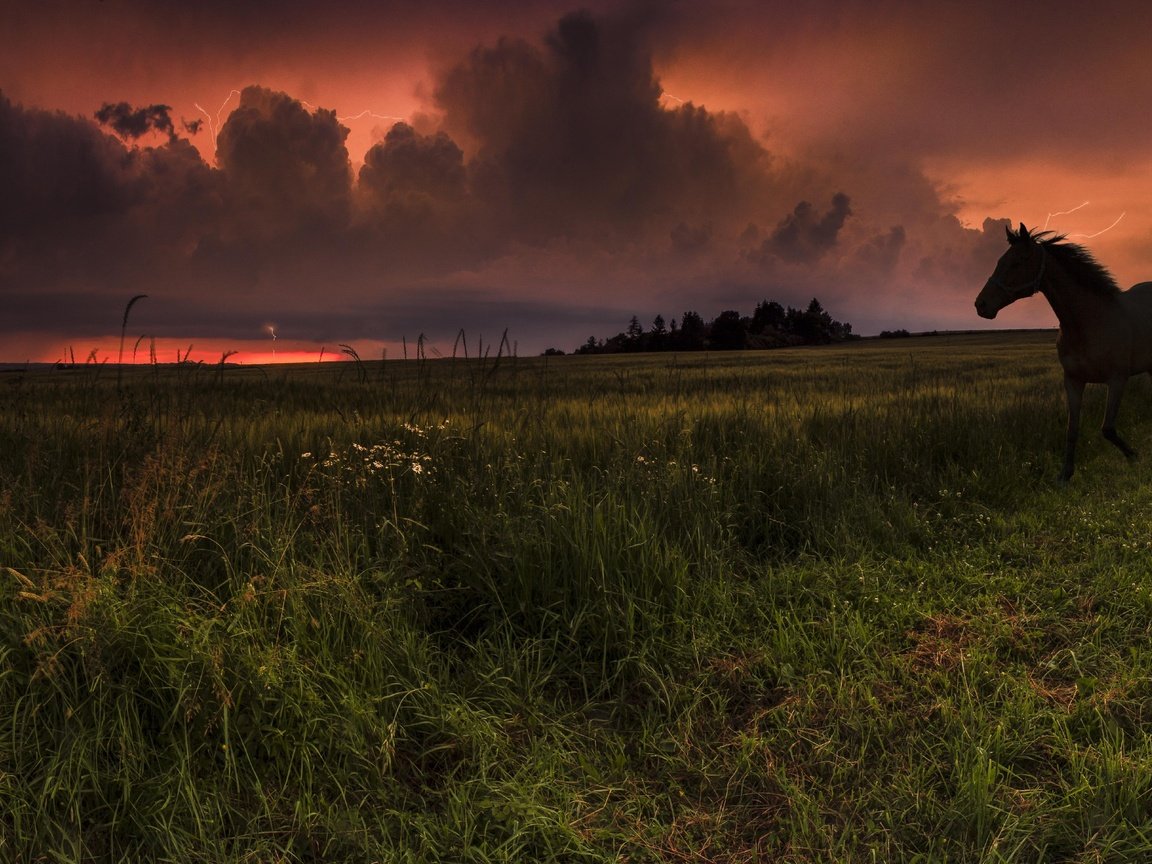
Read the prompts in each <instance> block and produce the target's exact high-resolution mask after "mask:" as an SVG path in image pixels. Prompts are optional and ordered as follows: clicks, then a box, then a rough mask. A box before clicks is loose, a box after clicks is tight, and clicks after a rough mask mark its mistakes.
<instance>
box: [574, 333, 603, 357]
mask: <svg viewBox="0 0 1152 864" xmlns="http://www.w3.org/2000/svg"><path fill="white" fill-rule="evenodd" d="M600 347H601V346H600V345H598V344H597V343H596V337H595V336H589V337H588V341H587V342H585V343H584V344H583V345H581V346H580V347H579V348H577V349H576V353H577V354H599V353H600Z"/></svg>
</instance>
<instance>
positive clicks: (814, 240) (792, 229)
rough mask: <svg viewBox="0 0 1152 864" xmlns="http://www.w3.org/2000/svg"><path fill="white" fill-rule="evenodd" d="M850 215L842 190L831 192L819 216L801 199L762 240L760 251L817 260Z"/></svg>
mask: <svg viewBox="0 0 1152 864" xmlns="http://www.w3.org/2000/svg"><path fill="white" fill-rule="evenodd" d="M851 215H852V207H851V201H850V199H849V198H848V196H847V195H845V194H844V193H843V192H837V193H836V194H835V195H833V196H832V206H831V207H830V208H829V209H828V210H827V211H826V212H825V213H824V214H823V215H822V216H821V215H817V213H816V208H815V207H813V206H812V205H811V204H810V203H809V202H807V201H801V202H800V203H799V204H797V205H796V207H795V209H794V210H793V211H792V212H791V213H790V214H788V216H786V217H785V218H784V219H783V220H782V221H781V222H780V224H779V225H777V226H776V230H774V231H773V232H772V234H771V236H770V237H768V239H766V240H765V241H764V242H763V244H762V245H761V252H762V254H764V255H774V256H776V257H777V258H781V259H783V260H784V261H788V262H791V263H806V264H811V263H814V262H816V261H819V260H820V259H821V258H822V257H824V255H825V254H827V253H828V252H829V251H830V250H831V249H832V248H833V247H835V246H836V239H837V237H838V236H839V234H840V229H841V228H843V227H844V222H845V221H846V220H847V219H848V217H849V216H851Z"/></svg>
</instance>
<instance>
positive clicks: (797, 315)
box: [545, 297, 859, 354]
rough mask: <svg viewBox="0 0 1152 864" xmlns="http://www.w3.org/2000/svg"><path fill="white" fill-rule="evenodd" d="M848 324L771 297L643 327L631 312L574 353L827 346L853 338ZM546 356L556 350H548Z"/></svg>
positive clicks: (814, 305)
mask: <svg viewBox="0 0 1152 864" xmlns="http://www.w3.org/2000/svg"><path fill="white" fill-rule="evenodd" d="M858 338H859V337H858V336H855V335H854V334H853V333H852V325H851V324H848V323H846V322H842V321H837V320H835V319H834V318H833V317H832V316H831V315H829V314H828V313H827V312H826V311H824V307H823V306H822V305H820V301H819V300H817V299H816V298H815V297H813V298H812V302H811V303H809V304H808V308H807V309H795V308H793V307H791V306H789V307H787V308H785V307H784V306H781V305H780V304H779V303H777V302H775V301H773V300H764V301H761V302H760V303H757V304H756V309H755V310H754V311H753V312H752V314H751V315H741V314H740V313H739V312H737V311H735V310H732V309H729V310H726V311H724V312H721V313H720V314H719V315H717V316H716V317H715V318H714V319H712V320H711V321H705V320H704V319H703V318H702V317H701V316H700V315H699V314H698V313H696V312H691V311H689V312H685V313H684V314H683V315H681V316H680V320H679V321H677V320H676V319H675V318H673V319H672V321H671V323H668V322H666V321H665V320H664V316H663V315H657V316H656V317H655V318H654V319H652V324H651V325H650V326H649V327H648V329H645V328H644V326H643V325H642V324H641V323H640V320H639V319H638V318H637V317H636V316H635V315H633V316H632V320H631V321H629V322H628V327H627V328H626V329H625V330H624V331H623V332H621V333H617V334H616V335H615V336H610V337H609V338H607V339H597V338H596V337H595V336H589V337H588V341H587V342H585V343H584V344H583V345H581V346H580V347H579V348H577V349H576V351H575V353H577V354H623V353H629V352H640V351H709V350H711V351H726V350H727V351H733V350H740V349H743V348H781V347H785V346H790V345H827V344H829V343H832V342H843V341H845V340H848V339H858ZM545 353H549V354H561V353H563V352H561V351H557V350H556V349H554V348H550V349H548V351H547V352H545Z"/></svg>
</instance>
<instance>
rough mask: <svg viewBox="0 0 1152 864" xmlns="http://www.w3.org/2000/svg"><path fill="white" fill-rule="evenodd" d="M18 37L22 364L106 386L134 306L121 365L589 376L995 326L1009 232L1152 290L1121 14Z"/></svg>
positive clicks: (13, 231)
mask: <svg viewBox="0 0 1152 864" xmlns="http://www.w3.org/2000/svg"><path fill="white" fill-rule="evenodd" d="M0 32H2V33H4V34H5V40H4V41H5V49H4V51H3V52H0V295H2V300H3V302H2V303H0V310H2V311H0V360H3V361H10V362H19V361H24V360H34V361H35V360H40V361H48V362H51V361H54V360H57V359H62V358H65V357H75V358H76V360H77V362H80V361H81V360H82V359H84V358H86V357H88V356H92V352H96V354H95V356H96V357H97V358H99V359H111V360H115V359H117V358H118V356H120V337H121V327H122V325H123V322H124V318H123V316H124V310H125V307H126V304H127V303H128V301H129V300H130V299H131V298H132V297H134V296H136V295H139V294H146V295H147V297H146V298H145V299H143V300H140V301H139V302H137V303H136V304H135V305H134V306H133V307H132V310H131V314H130V318H129V320H128V323H127V327H126V329H125V330H124V334H125V337H126V339H125V342H124V345H125V347H124V353H125V355H126V356H125V359H131V357H132V356H133V355H135V357H136V359H150V358H151V355H152V353H153V352H155V354H156V355H157V358H158V359H160V360H173V359H176V355H177V352H179V353H180V355H181V356H189V357H190V358H192V359H201V360H204V361H206V362H215V361H218V360H219V359H220V358H221V357H222V356H223V355H225V354H226V353H228V352H237V353H236V354H235V355H231V358H232V359H238V360H247V361H249V362H251V361H254V360H268V359H271V355H272V353H273V352H276V355H277V359H282V360H283V359H306V358H314V359H318V358H319V357H320V356H321V352H323V355H324V356H326V357H328V358H337V357H341V356H348V352H347V350H346V349H352V350H353V351H355V352H356V353H358V354H359V355H360V356H361V357H364V358H378V357H380V356H384V355H385V352H387V356H389V357H398V356H402V352H403V351H405V350H407V351H408V352H409V354H410V355H414V353H415V350H416V348H415V346H416V343H417V340H418V339H419V338H420V336H421V335H423V337H424V339H423V344H424V346H425V350H426V351H427V352H429V353H430V354H432V355H435V354H437V353H440V354H448V353H451V352H452V350H453V346H454V345H458V344H459V343H458V342H457V337H458V336H459V335H460V333H461V331H463V332H464V338H465V339H466V340H467V341H468V343H469V345H470V346H471V350H472V351H473V352H474V351H475V350H476V346H477V344H485V345H497V344H498V343H499V340H500V337H501V335H502V334H503V333H504V332H505V331H507V334H508V341H509V344H510V345H511V346H513V347H514V348H515V350H516V351H517V353H519V354H532V353H539V352H540V351H542V350H544V349H545V348H548V347H556V348H560V349H562V350H565V351H570V350H572V349H573V348H575V347H576V346H578V345H580V344H582V343H583V342H585V341H586V340H587V338H588V337H589V336H596V337H607V336H611V335H613V334H615V333H617V332H619V331H621V330H623V329H624V328H625V327H626V326H627V324H628V321H629V319H630V318H631V316H633V315H635V316H637V318H638V319H639V320H640V322H641V323H642V324H644V325H645V326H648V325H649V324H650V322H651V321H652V319H653V318H654V317H655V316H656V315H657V314H659V315H662V316H663V317H664V319H665V320H671V319H674V318H679V317H680V316H681V315H682V314H683V313H684V312H685V311H689V310H690V311H695V312H698V313H699V314H700V315H702V316H703V317H704V318H705V319H706V320H707V319H711V318H714V317H716V316H717V315H718V314H719V313H720V312H722V311H724V310H727V309H735V310H737V311H740V312H742V313H743V314H750V313H751V312H752V310H753V308H754V307H755V305H756V304H757V303H758V302H760V301H762V300H765V299H768V300H775V301H777V302H780V303H782V304H784V305H793V306H798V307H801V306H806V305H807V304H808V302H809V300H811V299H812V298H813V297H816V298H818V299H819V300H820V302H821V303H822V304H823V306H824V307H825V309H826V310H827V311H828V312H830V313H831V314H832V315H833V317H835V318H837V319H838V320H841V321H847V322H850V323H851V324H852V325H853V328H854V330H855V332H857V333H860V334H864V335H869V334H874V333H877V332H879V331H881V330H885V329H897V328H905V329H909V330H913V331H918V330H936V329H940V330H943V329H969V328H981V327H985V326H988V323H987V322H984V321H982V320H981V319H979V318H978V317H977V316H976V315H975V312H974V310H973V306H972V303H973V300H974V299H975V296H976V294H977V293H978V292H979V290H980V288H981V287H982V286H983V283H984V281H985V279H986V278H987V276H988V275H989V274H990V273H991V271H992V269H993V267H994V265H995V263H996V260H997V258H998V257H999V256H1000V254H1001V253H1002V252H1003V251H1005V250H1006V248H1007V244H1006V241H1005V238H1004V227H1005V226H1006V225H1008V224H1012V225H1017V224H1018V223H1020V222H1024V223H1025V224H1027V225H1028V226H1029V227H1032V226H1034V225H1038V226H1041V227H1044V226H1047V227H1048V228H1050V229H1053V230H1057V231H1059V232H1061V233H1065V234H1067V235H1068V236H1069V238H1070V239H1072V240H1074V241H1076V242H1080V243H1083V244H1085V245H1087V246H1088V247H1089V248H1090V249H1092V251H1093V252H1094V253H1095V255H1096V257H1097V258H1098V259H1099V260H1101V261H1102V262H1103V263H1104V264H1105V265H1106V266H1108V267H1109V268H1110V269H1111V270H1112V272H1113V273H1114V274H1115V276H1116V278H1117V280H1118V281H1119V282H1120V284H1121V285H1129V284H1132V283H1134V282H1138V281H1142V280H1144V279H1149V278H1152V149H1150V148H1149V147H1148V146H1147V142H1148V141H1149V140H1152V134H1150V133H1152V111H1148V110H1147V106H1148V105H1150V104H1152V63H1149V62H1148V61H1147V58H1148V57H1149V56H1152V4H1147V3H1144V2H1137V0H1098V2H1094V3H1092V4H1072V3H1064V2H1052V0H1049V2H1045V3H1036V2H1028V0H1020V2H1015V3H1010V4H1005V3H1003V2H989V0H956V2H952V0H939V2H934V3H931V4H929V3H922V2H911V0H868V2H856V0H813V2H804V3H779V2H752V0H680V2H674V0H672V2H655V0H649V2H644V0H589V2H585V3H583V4H581V3H579V2H572V3H568V2H557V0H515V2H513V0H500V2H485V3H476V2H466V0H439V2H438V0H373V2H370V0H326V2H322V3H321V2H312V0H280V2H277V3H252V2H237V0H201V2H197V3H188V4H170V3H154V2H146V0H38V2H36V3H31V2H26V0H0ZM1055 323H1056V322H1055V317H1054V316H1053V315H1052V313H1051V310H1050V309H1048V307H1047V305H1046V303H1045V302H1044V301H1043V299H1042V298H1041V297H1035V298H1032V299H1030V300H1026V301H1021V302H1020V303H1018V304H1016V305H1015V306H1013V307H1011V308H1010V309H1008V310H1005V311H1004V312H1003V313H1001V315H1000V316H999V318H997V320H996V321H995V322H992V324H993V326H998V327H1046V326H1054V325H1055ZM187 352H191V353H190V354H189V353H187Z"/></svg>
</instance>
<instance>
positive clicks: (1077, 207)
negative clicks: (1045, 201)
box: [1040, 201, 1092, 231]
mask: <svg viewBox="0 0 1152 864" xmlns="http://www.w3.org/2000/svg"><path fill="white" fill-rule="evenodd" d="M1091 203H1092V202H1091V201H1085V202H1084V203H1083V204H1077V205H1076V206H1075V207H1073V208H1072V209H1071V210H1061V211H1060V212H1058V213H1049V214H1048V218H1047V219H1045V220H1044V227H1043V228H1041V229H1040V230H1041V231H1044V230H1047V228H1048V223H1049V222H1051V221H1052V217H1053V216H1067V215H1068V214H1069V213H1075V212H1076V211H1077V210H1080V209H1082V208H1084V207H1087V206H1088V205H1089V204H1091Z"/></svg>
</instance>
